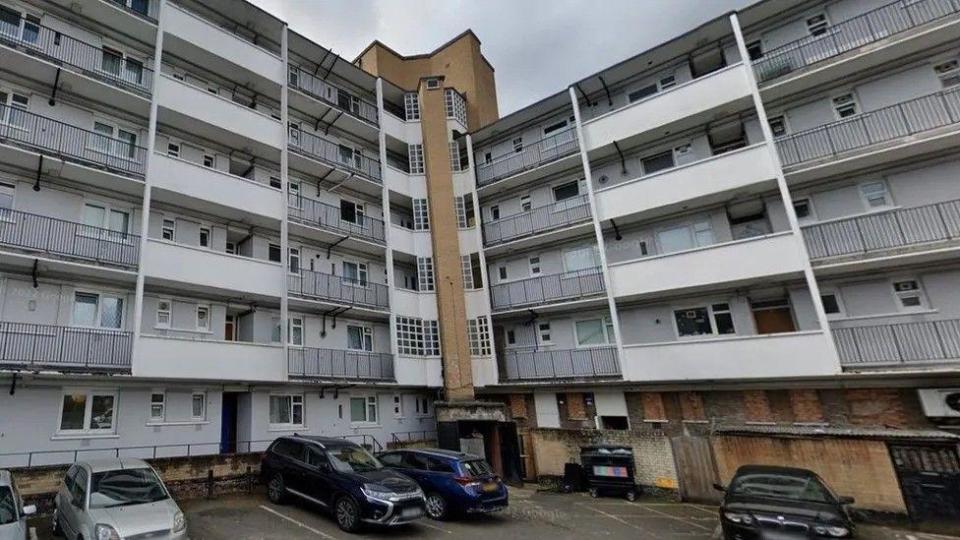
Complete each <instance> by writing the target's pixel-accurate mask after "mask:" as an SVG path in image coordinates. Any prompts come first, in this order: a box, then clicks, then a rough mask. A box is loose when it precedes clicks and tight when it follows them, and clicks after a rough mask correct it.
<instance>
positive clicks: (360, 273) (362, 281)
mask: <svg viewBox="0 0 960 540" xmlns="http://www.w3.org/2000/svg"><path fill="white" fill-rule="evenodd" d="M343 278H344V281H346V282H347V283H352V284H354V285H359V286H361V287H366V286H367V265H366V264H364V263H356V262H346V261H344V263H343Z"/></svg>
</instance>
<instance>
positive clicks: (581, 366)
mask: <svg viewBox="0 0 960 540" xmlns="http://www.w3.org/2000/svg"><path fill="white" fill-rule="evenodd" d="M501 357H502V359H501V361H500V378H501V379H502V380H505V381H531V380H553V379H588V378H598V377H620V376H621V371H620V360H619V357H618V355H617V348H616V347H614V346H602V347H590V348H585V349H557V350H553V349H549V350H548V349H538V348H536V347H529V348H520V349H506V350H505V351H503V354H502V355H501Z"/></svg>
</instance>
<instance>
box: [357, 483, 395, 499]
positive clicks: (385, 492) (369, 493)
mask: <svg viewBox="0 0 960 540" xmlns="http://www.w3.org/2000/svg"><path fill="white" fill-rule="evenodd" d="M360 491H362V492H363V494H364V495H365V496H366V497H367V498H368V499H381V500H387V501H390V502H396V501H399V500H400V497H399V496H398V495H397V494H396V493H394V492H392V491H390V490H389V489H387V488H385V487H383V486H379V485H377V484H364V485H363V487H362V488H360Z"/></svg>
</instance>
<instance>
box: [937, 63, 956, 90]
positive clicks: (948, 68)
mask: <svg viewBox="0 0 960 540" xmlns="http://www.w3.org/2000/svg"><path fill="white" fill-rule="evenodd" d="M933 71H934V73H936V74H937V77H939V78H940V84H942V85H943V87H944V88H951V87H953V86H957V85H960V60H950V61H948V62H943V63H941V64H937V65H935V66H933Z"/></svg>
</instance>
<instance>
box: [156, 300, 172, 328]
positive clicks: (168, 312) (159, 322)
mask: <svg viewBox="0 0 960 540" xmlns="http://www.w3.org/2000/svg"><path fill="white" fill-rule="evenodd" d="M164 303H166V304H167V309H163V304H164ZM163 314H166V316H167V322H163V321H162V318H161V316H162V315H163ZM172 325H173V300H171V299H170V298H158V299H157V322H156V324H155V325H154V326H155V327H157V328H170V327H171V326H172Z"/></svg>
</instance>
